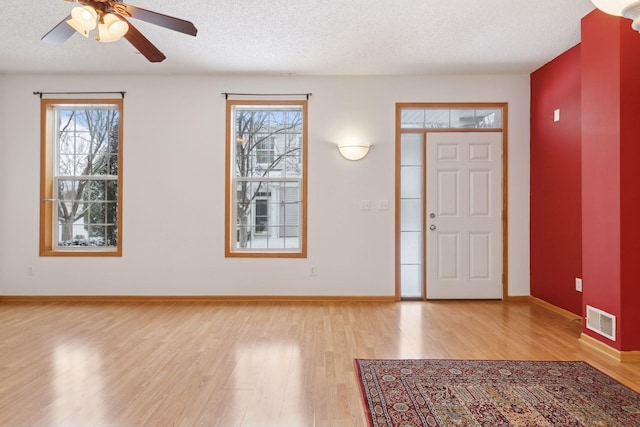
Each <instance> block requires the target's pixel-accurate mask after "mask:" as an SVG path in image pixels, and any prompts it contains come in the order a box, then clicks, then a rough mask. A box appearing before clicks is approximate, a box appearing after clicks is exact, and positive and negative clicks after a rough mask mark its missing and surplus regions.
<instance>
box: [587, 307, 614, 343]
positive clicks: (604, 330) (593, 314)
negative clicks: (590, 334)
mask: <svg viewBox="0 0 640 427" xmlns="http://www.w3.org/2000/svg"><path fill="white" fill-rule="evenodd" d="M587 329H591V330H592V331H594V332H597V333H599V334H600V335H603V336H605V337H607V338H609V339H610V340H612V341H615V340H616V316H614V315H613V314H609V313H607V312H605V311H602V310H600V309H598V308H595V307H591V306H590V305H588V306H587Z"/></svg>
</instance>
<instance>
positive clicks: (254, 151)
mask: <svg viewBox="0 0 640 427" xmlns="http://www.w3.org/2000/svg"><path fill="white" fill-rule="evenodd" d="M306 127H307V102H306V101H267V102H264V101H233V100H229V101H227V133H226V135H227V161H226V163H227V166H226V171H227V174H226V175H227V190H226V233H225V235H226V246H225V248H226V250H225V254H226V256H247V257H256V256H264V257H306V213H307V208H306V206H307V205H306V148H307V146H306V133H307V132H306Z"/></svg>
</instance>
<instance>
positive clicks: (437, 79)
mask: <svg viewBox="0 0 640 427" xmlns="http://www.w3.org/2000/svg"><path fill="white" fill-rule="evenodd" d="M1 77H2V78H1V79H0V125H1V126H2V130H1V133H0V138H1V139H0V144H1V146H0V155H2V157H1V160H0V162H1V163H0V166H1V170H0V201H1V204H2V208H1V209H0V213H1V215H0V292H2V293H3V294H5V295H293V296H303V295H317V296H392V295H394V293H395V283H394V280H395V279H394V268H395V247H394V244H395V240H394V239H395V238H394V198H395V195H394V191H395V169H394V168H395V159H394V142H395V141H394V139H395V103H396V102H508V103H509V153H508V160H509V177H508V178H509V194H508V200H509V230H508V231H509V265H508V273H509V288H510V289H509V294H510V295H528V294H529V76H528V75H499V76H420V77H231V76H224V77H220V76H160V77H158V76H152V77H148V76H61V75H55V76H40V75H5V76H1ZM33 91H126V92H127V94H126V98H125V102H124V138H125V139H124V157H123V159H124V174H123V179H124V192H123V198H124V200H123V214H124V223H123V230H122V232H123V256H122V258H116V259H114V258H105V259H100V258H60V257H44V258H41V257H39V256H38V218H39V212H38V209H39V203H38V198H39V174H40V172H39V147H40V122H39V120H40V110H39V98H38V97H37V96H34V95H33V94H32V93H33ZM221 92H252V93H265V92H266V93H306V92H312V93H313V95H312V97H311V99H310V101H309V165H308V168H309V169H308V172H309V175H308V176H309V182H308V192H309V200H308V202H309V217H308V258H307V259H238V258H234V259H227V258H225V257H224V181H225V180H224V155H225V150H224V149H225V141H224V135H225V100H224V97H223V96H222V95H221ZM350 135H355V136H360V137H362V138H363V140H365V141H369V142H371V143H373V144H374V145H375V148H374V150H372V151H371V152H370V154H369V156H368V157H366V158H365V159H364V160H363V161H360V162H348V161H346V160H344V159H342V158H341V157H340V156H339V154H338V152H337V150H336V149H335V146H334V145H332V143H336V142H339V141H341V140H342V139H343V138H345V137H348V136H350ZM362 199H369V200H371V201H372V206H373V207H374V209H372V210H371V211H361V210H359V206H358V202H359V200H362ZM378 200H389V202H390V209H389V210H387V211H380V210H377V209H375V207H376V206H377V201H378ZM310 265H316V266H317V269H318V274H317V275H316V276H310V274H309V267H310ZM29 266H31V267H32V268H33V273H34V274H33V275H28V274H27V268H28V267H29Z"/></svg>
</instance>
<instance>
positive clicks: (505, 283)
mask: <svg viewBox="0 0 640 427" xmlns="http://www.w3.org/2000/svg"><path fill="white" fill-rule="evenodd" d="M404 108H480V109H483V108H500V109H501V110H502V120H501V127H500V128H491V129H485V128H447V129H424V128H422V129H405V130H402V128H401V126H400V125H401V123H402V121H401V115H400V113H401V111H402V109H404ZM508 117H509V116H508V103H506V102H445V103H442V102H438V103H433V102H408V103H407V102H397V103H396V146H395V151H396V170H395V179H396V183H395V184H396V185H395V245H396V251H395V258H396V259H395V282H396V283H395V288H396V292H395V300H396V301H400V300H401V288H400V271H401V264H400V261H401V259H400V225H401V224H400V204H401V203H400V160H401V159H400V154H401V153H400V138H401V134H403V133H418V134H422V145H423V150H422V164H423V165H424V167H423V171H422V215H423V216H422V217H423V233H422V266H423V268H422V300H423V301H426V300H427V290H426V286H427V269H426V257H427V253H426V249H427V241H426V239H427V233H426V232H424V231H426V230H425V221H424V219H425V218H426V214H427V211H426V196H427V182H426V177H427V150H426V148H427V147H426V141H427V134H428V133H435V132H474V133H481V132H502V180H501V182H502V300H503V301H505V300H507V299H508V297H509V275H508V266H509V264H508V254H509V247H508V240H509V239H508V237H509V228H508V219H509V215H508V191H507V190H508V176H509V174H508V156H507V153H508V151H507V148H508V123H509V121H508Z"/></svg>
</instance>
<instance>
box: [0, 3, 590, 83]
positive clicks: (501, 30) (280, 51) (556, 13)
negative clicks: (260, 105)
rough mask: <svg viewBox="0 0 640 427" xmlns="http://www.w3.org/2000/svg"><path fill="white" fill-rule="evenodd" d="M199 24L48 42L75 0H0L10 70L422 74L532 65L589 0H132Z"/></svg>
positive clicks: (1, 62)
mask: <svg viewBox="0 0 640 427" xmlns="http://www.w3.org/2000/svg"><path fill="white" fill-rule="evenodd" d="M126 2H127V3H129V4H131V5H133V6H137V7H141V8H144V9H150V10H153V11H156V12H160V13H163V14H165V15H171V16H175V17H178V18H182V19H186V20H189V21H192V22H193V23H194V24H195V26H196V27H197V28H198V35H197V37H195V38H194V37H191V36H188V35H184V34H181V33H177V32H174V31H170V30H167V29H164V28H160V27H156V26H153V25H151V24H148V23H145V22H141V21H137V20H133V19H132V20H131V22H132V23H134V25H136V27H137V28H138V29H139V30H140V31H141V32H142V33H143V34H145V35H146V37H147V38H148V39H149V40H151V41H152V42H153V43H154V44H155V45H156V46H157V47H158V48H159V49H160V50H161V51H162V52H163V53H164V54H165V55H166V56H167V59H166V60H165V61H164V62H162V63H155V64H152V63H149V62H147V60H146V59H145V58H144V57H143V56H142V55H140V54H138V53H136V50H135V49H134V48H133V46H131V45H130V44H129V43H128V42H127V41H126V40H124V39H123V40H121V41H118V42H115V43H99V42H97V41H95V40H94V39H93V36H90V37H89V38H88V39H86V38H84V37H82V36H81V35H79V34H75V35H73V36H72V37H71V38H70V39H69V40H67V41H66V42H65V43H64V44H60V45H55V44H49V43H45V42H43V41H41V40H40V38H41V37H42V36H43V35H44V34H46V33H47V32H48V31H49V30H50V29H51V28H52V27H53V26H55V25H56V24H57V23H58V22H60V21H61V20H62V19H63V18H64V17H66V16H67V15H68V14H69V13H70V11H71V9H72V8H73V7H74V6H76V5H77V4H74V3H69V2H66V1H63V0H12V1H9V0H0V73H22V72H30V73H127V74H129V73H136V74H137V73H153V74H170V73H171V74H175V73H198V74H203V73H204V74H229V73H233V74H295V75H420V74H439V73H456V74H465V73H474V74H477V73H529V72H531V71H533V70H535V69H537V68H538V67H540V66H541V65H543V64H545V63H546V62H548V61H550V60H551V59H553V58H554V57H556V56H557V55H559V54H560V53H562V52H564V51H565V50H567V49H568V48H570V47H572V46H574V45H576V44H577V43H578V42H579V41H580V19H581V18H582V17H583V16H584V15H586V14H587V13H589V12H590V11H591V10H593V5H592V4H591V2H590V1H589V0H533V1H532V0H368V1H364V0H323V1H319V0H268V1H267V0H232V1H230V0H217V1H212V2H209V1H198V0H182V1H175V0H172V1H169V0H129V1H126Z"/></svg>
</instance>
